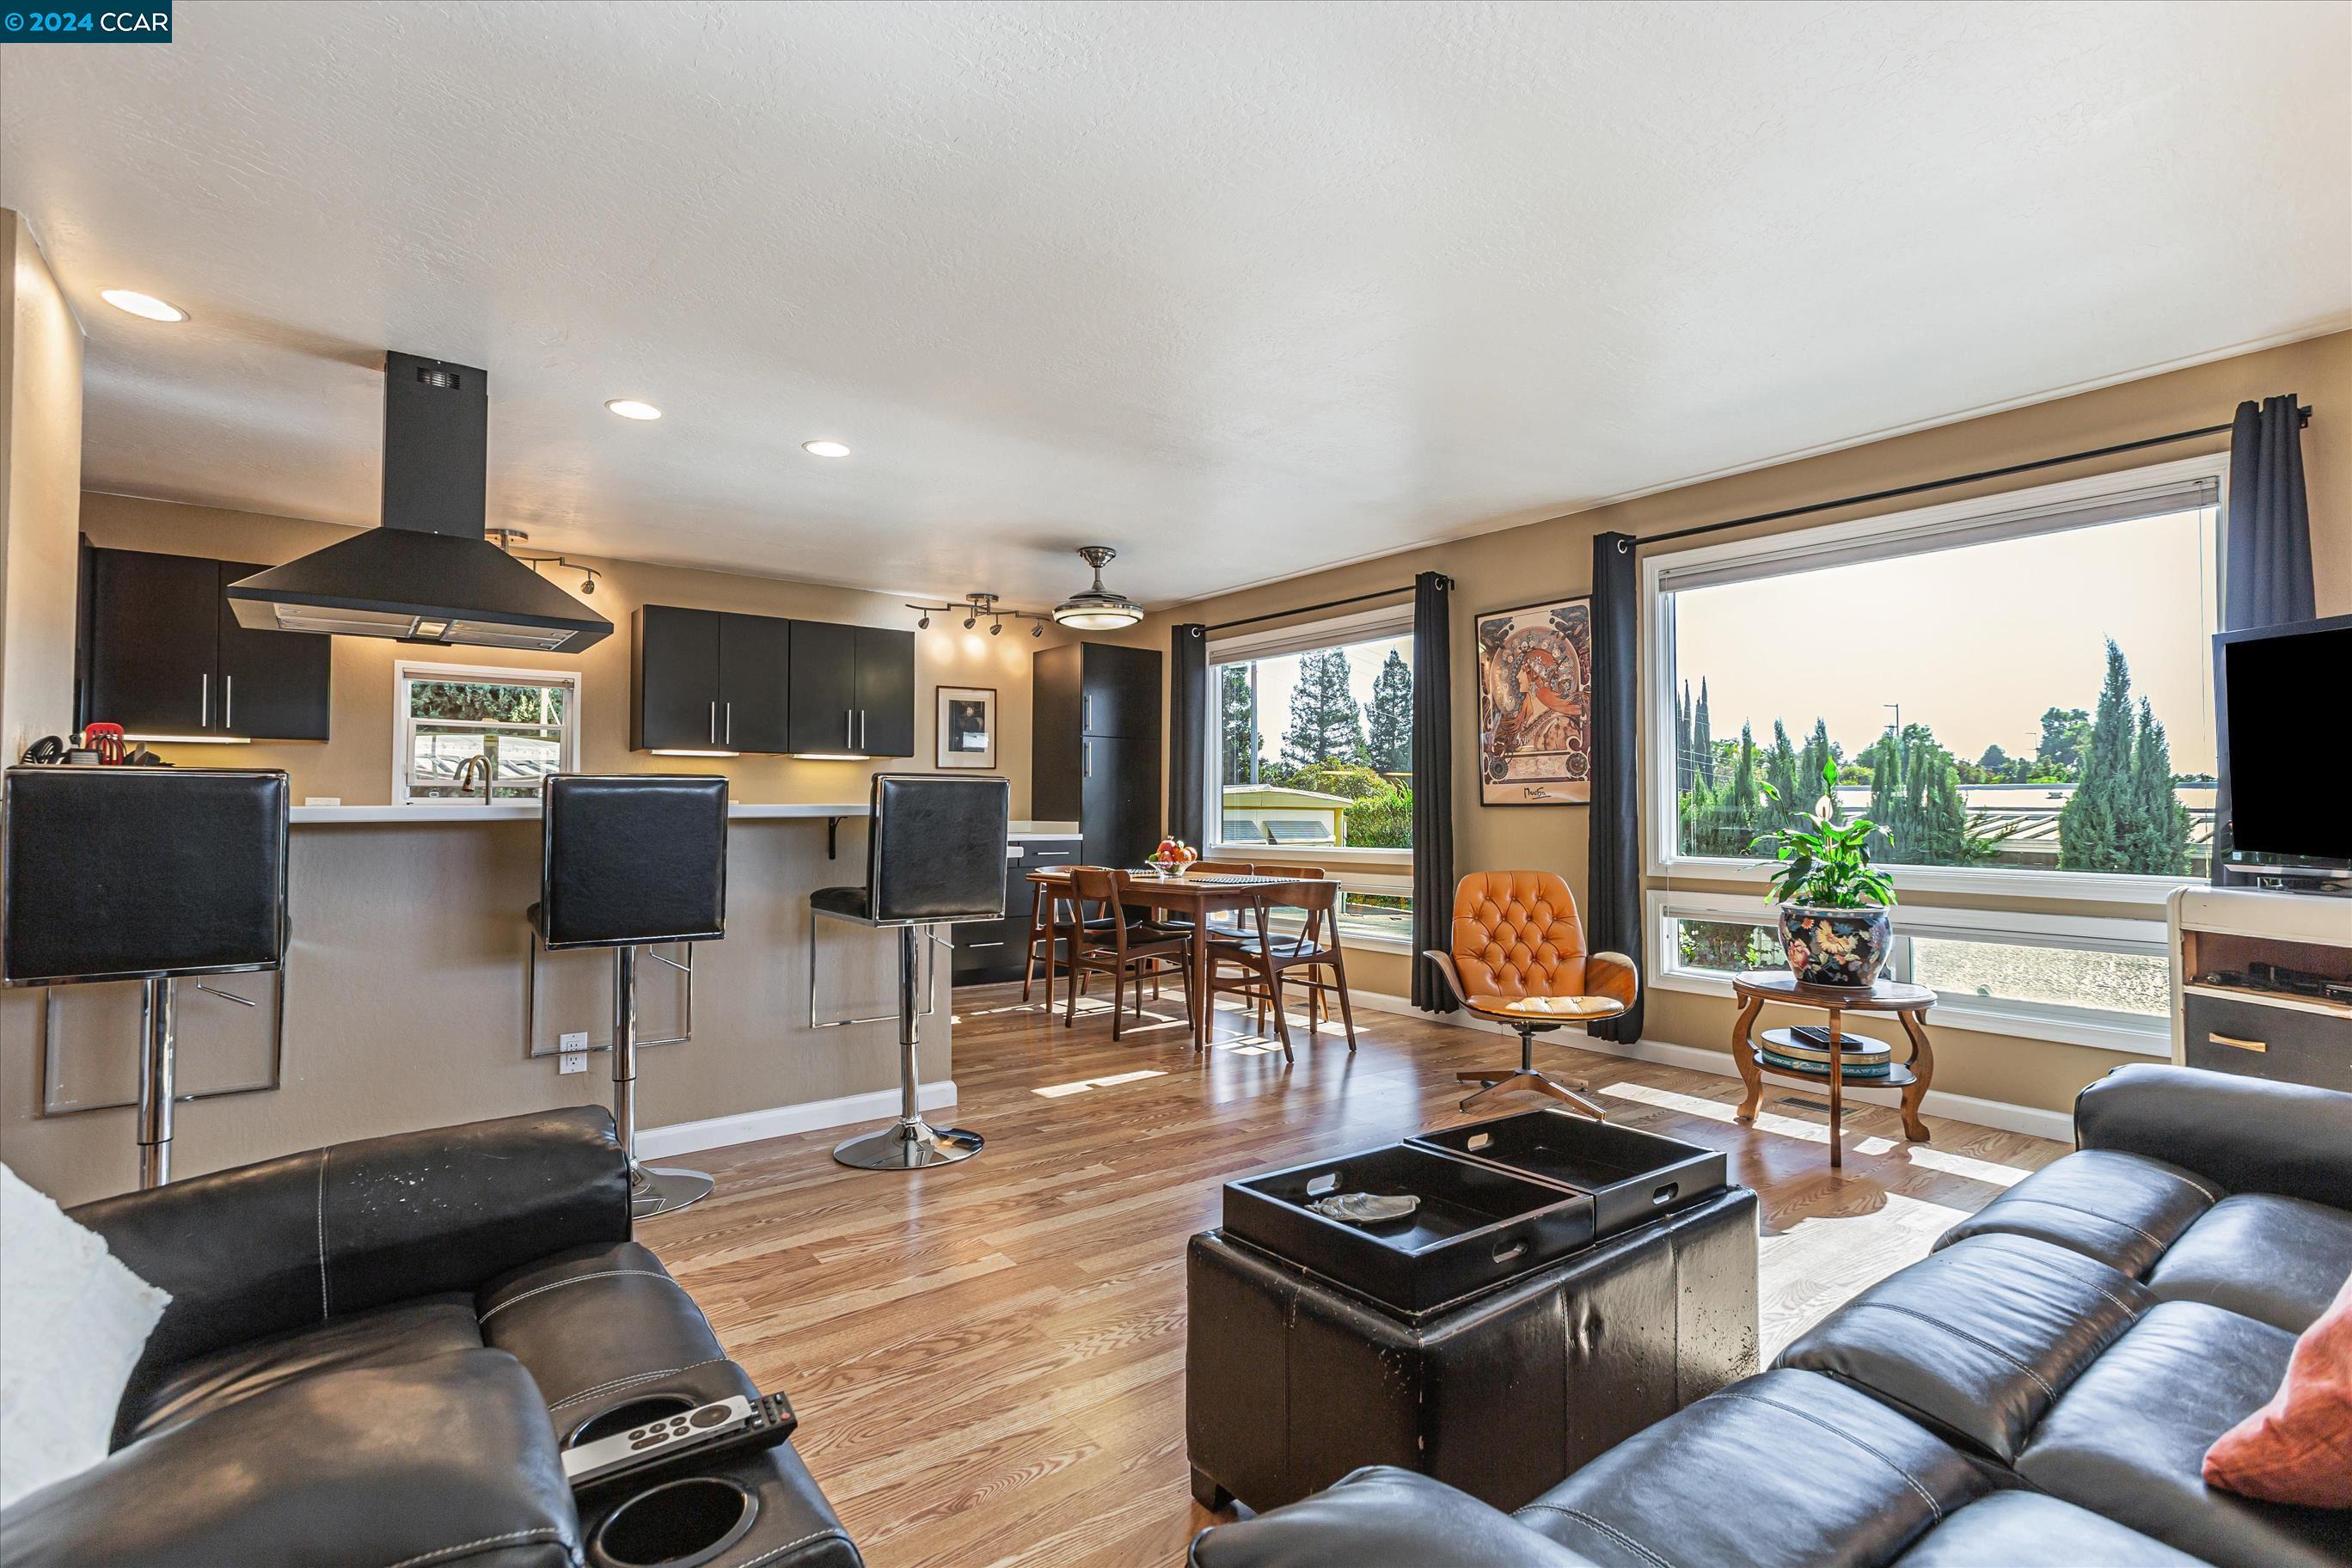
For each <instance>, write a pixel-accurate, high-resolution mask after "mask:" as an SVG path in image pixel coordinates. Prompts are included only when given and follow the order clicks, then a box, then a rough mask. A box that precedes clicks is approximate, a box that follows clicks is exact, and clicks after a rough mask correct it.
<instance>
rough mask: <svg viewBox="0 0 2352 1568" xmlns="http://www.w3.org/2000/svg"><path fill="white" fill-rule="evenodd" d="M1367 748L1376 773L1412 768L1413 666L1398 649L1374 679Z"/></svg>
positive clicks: (1383, 662)
mask: <svg viewBox="0 0 2352 1568" xmlns="http://www.w3.org/2000/svg"><path fill="white" fill-rule="evenodd" d="M1366 747H1367V750H1368V751H1369V752H1370V757H1371V764H1372V767H1373V769H1374V771H1376V772H1379V773H1405V772H1408V771H1410V770H1411V768H1412V666H1411V665H1409V664H1407V663H1406V662H1405V661H1404V656H1403V655H1402V654H1401V653H1399V652H1398V651H1397V650H1396V649H1394V648H1391V649H1389V656H1388V658H1386V659H1384V660H1382V661H1381V672H1380V674H1379V675H1377V676H1375V677H1374V678H1373V679H1372V708H1371V733H1370V737H1369V739H1368V741H1367V742H1366Z"/></svg>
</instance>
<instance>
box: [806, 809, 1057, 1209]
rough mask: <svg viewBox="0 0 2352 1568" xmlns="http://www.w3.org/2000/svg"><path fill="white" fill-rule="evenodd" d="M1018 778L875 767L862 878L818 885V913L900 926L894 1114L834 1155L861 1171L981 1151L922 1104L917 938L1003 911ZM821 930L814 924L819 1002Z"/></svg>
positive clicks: (976, 1137)
mask: <svg viewBox="0 0 2352 1568" xmlns="http://www.w3.org/2000/svg"><path fill="white" fill-rule="evenodd" d="M1012 811H1013V786H1012V785H1011V784H1009V783H1007V782H1006V781H1005V780H1003V779H1001V778H994V777H989V776H973V775H966V774H961V773H877V774H875V775H874V807H873V812H874V815H873V821H872V822H871V823H870V824H869V825H868V829H867V833H866V886H864V887H862V888H819V889H817V890H816V891H815V892H814V893H812V894H810V895H809V910H810V912H811V913H812V914H815V915H822V916H824V917H825V918H826V919H829V920H837V921H853V922H855V923H856V924H858V925H866V926H892V927H896V928H897V929H898V1121H897V1122H896V1123H894V1124H893V1125H891V1126H888V1127H886V1128H884V1129H882V1130H881V1131H878V1132H867V1133H863V1134H861V1135H860V1136H858V1137H856V1138H852V1139H850V1140H849V1141H848V1142H845V1143H842V1144H840V1145H838V1146H837V1147H835V1150H834V1152H833V1157H834V1158H835V1159H836V1160H838V1161H840V1162H841V1163H843V1164H845V1165H854V1166H856V1168H857V1169H859V1170H861V1171H915V1170H920V1169H921V1168H922V1167H924V1166H926V1165H947V1164H952V1163H955V1162H956V1161H958V1160H969V1159H971V1157H972V1156H973V1155H974V1154H977V1153H979V1152H980V1146H981V1142H982V1141H981V1136H980V1134H979V1133H977V1132H966V1131H961V1130H960V1129H958V1128H953V1127H936V1128H935V1127H933V1126H931V1125H930V1124H929V1122H927V1121H924V1120H923V1113H922V1107H921V1105H920V1104H919V1091H920V1089H921V1081H920V1072H921V1066H920V1064H919V1062H918V1061H917V1059H916V1053H915V1043H916V1025H915V1019H916V1016H917V1014H918V1013H919V1010H920V1007H921V1003H920V1001H919V999H918V997H917V995H916V990H917V984H916V973H917V971H918V964H917V962H916V961H917V958H918V955H919V943H920V942H922V940H923V937H924V935H925V928H927V927H929V926H933V925H952V924H954V923H955V922H957V921H993V920H1002V919H1003V918H1004V847H1005V840H1006V837H1007V834H1008V832H1009V830H1010V828H1011V826H1012V820H1011V818H1012ZM815 951H816V930H815V925H814V921H812V922H811V925H810V930H809V952H810V953H811V955H812V957H811V963H810V971H809V974H810V985H811V987H812V989H811V993H810V994H811V997H812V1002H811V1006H812V1010H814V984H815V973H816V972H815V963H814V953H815Z"/></svg>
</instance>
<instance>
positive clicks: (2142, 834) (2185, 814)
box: [2122, 697, 2189, 877]
mask: <svg viewBox="0 0 2352 1568" xmlns="http://www.w3.org/2000/svg"><path fill="white" fill-rule="evenodd" d="M2131 808H2132V809H2131V816H2130V820H2129V823H2128V826H2127V828H2126V835H2125V837H2124V839H2123V843H2122V849H2123V860H2124V869H2126V870H2127V871H2138V872H2142V873H2145V874H2146V875H2148V876H2153V877H2179V876H2184V875H2186V874H2187V872H2188V870H2189V808H2188V807H2187V806H2185V805H2181V804H2180V796H2179V794H2178V793H2176V792H2175V791H2174V789H2173V787H2172V746H2171V743H2170V742H2168V740H2167V739H2166V738H2165V733H2164V726H2163V725H2162V724H2159V723H2158V722H2157V719H2156V711H2155V710H2154V709H2152V708H2151V707H2150V706H2149V705H2148V700H2147V698H2145V697H2143V698H2141V699H2140V701H2139V736H2138V739H2137V741H2136V742H2134V743H2133V746H2132V767H2131Z"/></svg>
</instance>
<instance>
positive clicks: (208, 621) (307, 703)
mask: <svg viewBox="0 0 2352 1568" xmlns="http://www.w3.org/2000/svg"><path fill="white" fill-rule="evenodd" d="M84 548H85V551H86V553H85V555H84V557H83V563H82V564H83V571H82V592H83V594H84V595H85V598H84V603H83V604H82V605H81V613H80V616H79V628H80V635H79V639H78V640H79V647H77V648H76V649H75V667H76V680H75V689H76V702H75V712H74V722H75V723H76V724H77V725H84V724H90V723H95V722H107V723H115V724H120V725H121V726H122V727H123V729H124V730H126V731H129V732H130V733H131V734H133V735H147V736H153V737H158V738H164V739H168V738H171V737H173V736H188V737H194V738H223V737H229V736H235V737H237V738H239V739H243V740H251V741H323V740H325V739H326V738H327V733H328V719H329V710H330V707H331V685H332V675H333V650H334V641H333V639H332V638H331V637H322V636H319V635H317V634H315V633H310V632H276V631H254V630H250V629H248V628H247V627H245V626H240V625H238V624H237V619H236V614H235V612H233V611H232V610H231V609H230V608H229V605H228V596H227V595H226V592H225V591H224V590H226V588H227V586H228V584H231V583H234V582H236V581H237V580H238V579H240V578H244V577H250V576H252V575H253V574H255V573H257V572H261V571H265V570H267V568H266V567H264V566H261V565H258V564H256V563H249V562H242V561H218V560H215V559H213V558H211V557H209V556H202V555H165V554H160V553H157V552H150V551H143V550H102V549H98V548H95V547H90V546H85V547H84Z"/></svg>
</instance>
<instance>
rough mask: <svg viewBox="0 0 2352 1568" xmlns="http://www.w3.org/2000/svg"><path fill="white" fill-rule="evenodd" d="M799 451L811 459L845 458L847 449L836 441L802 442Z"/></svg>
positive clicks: (847, 454)
mask: <svg viewBox="0 0 2352 1568" xmlns="http://www.w3.org/2000/svg"><path fill="white" fill-rule="evenodd" d="M801 450H802V451H803V452H806V453H807V454H808V455H809V456H810V457H812V458H846V457H847V456H849V448H848V447H845V446H843V445H842V444H841V443H840V442H838V441H803V442H802V443H801Z"/></svg>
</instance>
